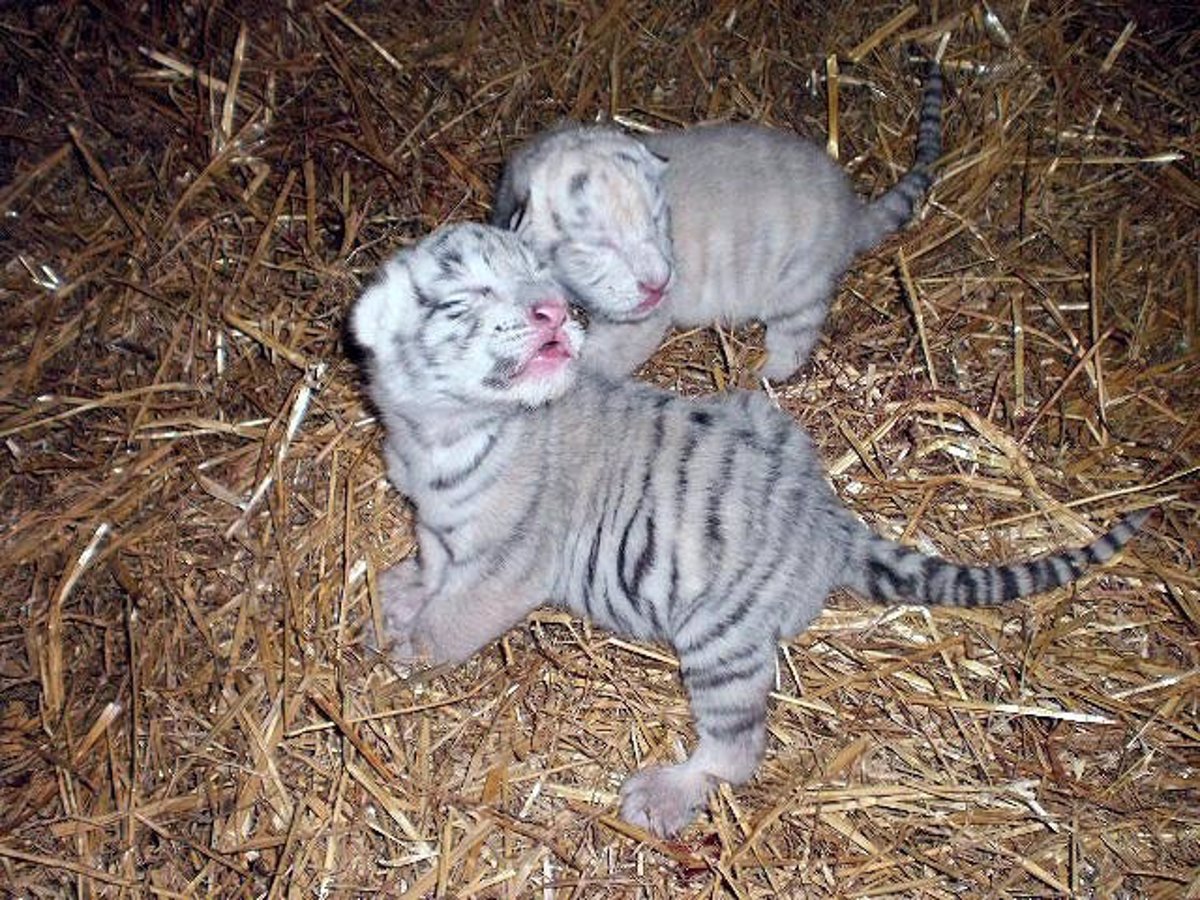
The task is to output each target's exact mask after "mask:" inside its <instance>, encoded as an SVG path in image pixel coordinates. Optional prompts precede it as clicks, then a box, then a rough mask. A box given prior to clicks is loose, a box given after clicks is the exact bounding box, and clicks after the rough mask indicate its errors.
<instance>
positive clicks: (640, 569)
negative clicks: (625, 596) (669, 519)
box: [629, 516, 656, 612]
mask: <svg viewBox="0 0 1200 900" xmlns="http://www.w3.org/2000/svg"><path fill="white" fill-rule="evenodd" d="M655 555H656V548H655V545H654V517H653V516H647V517H646V545H645V546H644V547H643V548H642V552H641V553H640V554H638V558H637V561H636V562H634V564H633V583H632V584H631V585H630V591H629V599H630V602H631V603H633V606H634V609H635V610H636V611H638V612H640V611H641V610H640V604H639V603H638V602H637V599H638V597H639V596H640V594H641V591H642V579H643V578H645V577H646V572H648V571H649V570H650V567H651V566H653V565H654V557H655Z"/></svg>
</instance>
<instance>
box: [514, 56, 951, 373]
mask: <svg viewBox="0 0 1200 900" xmlns="http://www.w3.org/2000/svg"><path fill="white" fill-rule="evenodd" d="M941 106H942V77H941V72H940V69H939V68H938V66H937V64H936V63H932V62H931V63H929V67H928V73H927V75H926V79H925V95H924V100H923V102H922V104H921V113H920V117H919V119H918V125H917V151H916V163H915V165H914V166H913V168H912V169H911V170H910V171H909V172H908V173H907V174H905V175H904V176H903V177H902V178H901V179H900V180H899V181H898V182H897V183H896V184H895V186H894V187H892V188H891V190H889V191H887V192H886V193H884V194H883V195H882V196H881V197H879V198H878V199H876V200H874V201H872V202H870V203H866V204H864V203H863V202H862V201H861V200H860V199H859V197H858V196H857V195H856V194H855V192H854V190H853V188H852V187H851V186H850V183H849V181H848V180H847V178H846V176H845V174H844V173H843V172H842V170H841V169H840V168H838V166H837V165H836V164H835V163H834V162H833V161H832V160H831V159H830V158H829V157H828V156H827V155H826V153H825V151H824V150H823V148H821V147H820V146H818V145H817V144H814V143H813V142H811V141H807V140H803V139H801V138H799V137H797V136H796V135H794V134H791V133H789V132H785V131H781V130H778V129H771V128H764V127H761V126H758V125H747V124H739V125H701V126H697V127H693V128H685V129H682V130H676V131H664V132H660V133H658V134H650V135H639V136H636V137H634V136H631V135H627V134H625V133H623V132H622V131H620V130H619V129H616V128H613V127H611V126H606V125H596V126H580V125H567V126H561V127H559V128H556V129H553V130H551V131H548V132H544V133H543V134H541V135H538V136H537V137H535V138H533V139H532V140H531V141H529V142H528V143H527V144H526V145H525V146H523V147H522V148H520V149H519V150H518V151H517V152H516V153H514V154H513V155H512V157H511V158H510V159H509V160H508V161H507V163H506V164H505V168H504V171H503V174H502V175H501V177H500V182H499V185H498V186H497V190H496V198H495V202H494V203H493V207H492V222H493V224H496V225H499V226H501V227H505V228H512V229H514V230H515V231H516V232H517V233H518V234H519V235H520V236H521V237H522V238H523V239H524V240H525V241H526V242H527V243H529V245H530V246H532V247H533V248H534V250H535V251H537V253H538V254H539V255H540V256H542V257H543V258H544V259H546V260H547V261H548V262H549V263H550V266H551V268H552V269H553V271H554V273H555V275H556V276H557V277H558V279H559V280H560V281H561V282H562V283H563V284H564V285H565V286H566V287H567V288H568V289H569V290H570V292H571V296H572V298H573V299H574V300H575V301H576V302H577V303H579V304H580V305H581V306H583V307H584V308H585V309H587V311H588V312H589V314H590V315H591V319H592V321H591V324H590V325H589V329H588V332H589V333H588V343H587V346H586V347H585V350H584V360H585V362H586V363H587V364H588V365H589V366H591V367H593V368H596V369H598V370H600V371H602V372H605V373H607V374H610V375H625V374H628V373H629V372H632V371H633V370H634V369H635V368H637V366H638V365H640V364H641V363H642V362H644V361H645V360H646V359H647V358H648V357H649V356H650V354H651V353H653V352H654V350H655V348H656V347H657V346H658V344H659V342H660V341H661V340H662V338H663V336H664V335H665V333H666V331H667V329H668V328H669V327H670V326H672V325H677V326H682V327H688V328H690V327H695V326H703V325H709V324H711V323H713V322H715V321H724V322H728V323H734V324H736V323H741V322H746V321H749V320H752V319H757V320H760V321H762V322H763V323H764V324H765V325H766V327H767V333H766V345H767V353H768V358H767V362H766V364H765V366H764V367H763V370H762V374H763V375H764V376H766V377H767V378H773V379H780V378H787V377H788V376H790V375H791V374H792V373H793V372H795V370H796V369H797V368H799V367H800V366H801V365H803V363H804V362H805V361H806V360H807V359H808V356H809V353H810V351H811V350H812V347H813V345H814V344H815V343H816V340H817V338H818V337H819V336H820V331H821V327H822V324H823V322H824V321H825V314H826V311H827V310H828V308H829V303H830V299H831V298H832V296H833V294H834V291H835V289H836V287H837V282H838V280H839V279H840V278H841V277H842V274H843V273H844V272H845V271H846V269H847V268H848V267H849V265H850V263H851V262H852V261H853V260H854V258H855V257H856V256H858V255H859V254H860V253H862V252H864V251H866V250H869V249H870V248H872V247H874V246H875V245H876V244H878V243H879V242H880V241H882V240H883V239H884V238H885V237H886V236H887V235H889V234H891V233H892V232H894V231H896V230H897V229H899V228H900V227H901V226H903V225H904V223H905V222H907V221H908V220H909V219H910V218H911V217H912V214H913V209H914V207H915V205H916V204H917V202H918V201H919V200H920V199H921V197H922V196H923V195H924V194H925V192H926V191H927V190H928V189H929V185H930V183H931V181H932V174H931V167H932V165H933V163H934V161H935V160H936V159H937V158H938V155H939V154H940V153H941Z"/></svg>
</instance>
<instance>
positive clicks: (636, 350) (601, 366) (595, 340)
mask: <svg viewBox="0 0 1200 900" xmlns="http://www.w3.org/2000/svg"><path fill="white" fill-rule="evenodd" d="M669 324H670V323H669V322H668V321H667V320H666V318H665V317H664V316H662V315H659V314H656V315H653V316H651V317H650V318H648V319H642V320H641V321H640V322H609V321H606V320H604V319H593V320H592V322H591V323H590V324H589V325H588V329H587V336H586V337H585V338H584V341H583V354H582V356H583V364H584V365H585V366H587V367H588V368H589V369H592V370H593V371H595V372H602V373H603V374H605V375H610V376H612V377H614V378H623V377H624V376H626V375H630V374H632V373H633V372H634V371H636V370H637V368H638V366H640V365H641V364H642V363H644V362H645V361H646V360H648V359H649V358H650V357H651V356H652V355H653V354H654V351H655V350H657V349H658V345H659V344H660V343H661V342H662V339H663V336H664V335H665V334H666V333H667V326H668V325H669Z"/></svg>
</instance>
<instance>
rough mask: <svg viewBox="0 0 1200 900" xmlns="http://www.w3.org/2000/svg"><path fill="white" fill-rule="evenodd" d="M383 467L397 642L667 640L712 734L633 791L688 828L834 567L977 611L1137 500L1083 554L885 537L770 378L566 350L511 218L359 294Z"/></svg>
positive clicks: (1036, 580)
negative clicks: (1021, 556)
mask: <svg viewBox="0 0 1200 900" xmlns="http://www.w3.org/2000/svg"><path fill="white" fill-rule="evenodd" d="M350 326H351V336H352V337H353V338H354V340H356V341H357V342H358V344H360V345H361V347H362V348H363V349H364V350H365V352H364V353H363V362H364V369H365V373H366V376H367V383H368V389H369V392H370V395H371V397H372V398H373V400H374V403H375V406H376V408H377V409H378V412H379V415H380V416H381V418H382V421H383V424H384V426H385V428H386V438H385V444H384V446H385V453H386V456H387V460H388V467H389V472H390V473H391V474H392V476H393V478H394V480H395V481H396V482H397V483H398V484H399V485H402V486H403V489H404V491H405V492H406V493H407V494H408V496H409V497H410V498H411V499H412V501H413V503H414V504H415V507H416V510H417V521H416V534H417V540H418V545H419V557H418V558H416V559H407V560H405V561H403V562H401V563H400V564H399V565H397V566H395V567H394V568H392V569H391V570H389V571H388V572H386V573H384V575H383V576H382V577H381V579H380V581H379V588H380V590H381V597H380V598H379V599H380V601H381V606H382V610H383V614H384V621H385V623H386V626H387V635H386V637H387V638H388V639H390V640H391V641H392V642H393V652H394V653H395V654H396V656H397V657H398V658H401V659H405V660H408V659H412V658H414V657H416V656H423V657H426V658H428V659H430V660H433V661H435V662H455V661H461V660H464V659H466V658H467V657H468V656H470V655H471V654H472V653H473V652H475V651H476V650H477V649H479V648H480V647H482V646H484V645H485V644H487V643H488V642H490V641H491V640H493V639H494V638H496V637H498V636H499V635H500V634H502V633H503V632H504V631H505V630H507V629H508V628H510V627H511V626H513V625H514V624H516V623H517V622H519V621H520V620H521V618H522V617H523V616H525V614H526V613H528V612H529V611H530V610H532V609H534V608H535V607H537V606H539V605H542V604H551V605H556V606H560V607H564V608H566V609H568V610H570V611H571V612H573V613H575V614H577V615H581V616H588V617H590V618H591V619H592V620H593V621H595V622H596V623H598V624H599V625H601V626H603V627H605V628H608V629H611V630H613V631H614V632H617V633H619V634H622V635H626V636H629V637H633V638H636V639H642V640H653V641H660V642H663V643H666V644H669V645H671V646H672V647H673V648H674V649H675V651H676V652H677V653H678V655H679V661H680V673H681V675H682V678H683V684H684V686H685V687H686V689H687V691H688V694H689V697H690V702H691V708H692V712H693V714H694V717H695V724H696V732H697V735H698V737H699V743H698V745H697V747H696V749H695V752H694V753H693V754H692V755H691V756H690V757H689V758H688V759H687V760H686V761H685V762H683V763H681V764H679V765H673V766H665V767H658V768H648V769H645V770H643V771H641V772H638V773H637V774H635V775H633V776H632V777H630V778H629V779H628V780H627V781H626V782H625V784H624V786H623V788H622V791H621V796H622V800H621V814H622V816H624V817H625V818H626V819H627V820H628V821H630V822H633V823H634V824H637V825H640V826H643V827H645V828H647V829H649V830H651V831H653V832H655V833H656V834H660V835H668V834H673V833H675V832H677V831H678V830H679V829H681V828H682V827H684V826H685V825H687V824H688V823H689V822H690V821H691V820H692V818H693V817H694V816H695V815H696V813H697V812H698V811H699V810H700V809H701V808H702V807H703V806H704V804H705V803H706V801H707V798H708V796H709V793H710V791H711V790H712V788H713V787H714V786H715V784H716V783H717V782H718V781H721V780H724V781H729V782H733V783H735V784H736V783H739V782H743V781H745V780H747V779H748V778H749V777H750V776H751V775H752V774H753V772H754V770H755V768H756V766H757V764H758V761H759V758H760V757H761V755H762V752H763V744H764V740H765V733H766V731H765V717H766V711H767V697H768V693H769V691H770V690H771V687H772V685H773V683H774V676H775V647H776V642H777V641H778V640H779V639H780V638H782V637H789V636H792V635H795V634H797V633H798V632H800V631H802V630H803V629H804V628H805V627H806V626H807V625H808V623H809V622H810V621H811V620H812V619H813V618H814V617H815V616H816V615H817V614H818V613H819V612H820V610H821V608H822V605H823V602H824V599H825V596H826V595H827V594H828V593H829V592H830V591H831V590H833V589H834V588H836V587H839V586H842V587H848V588H851V589H852V590H854V591H857V592H858V593H860V594H862V595H864V596H866V597H871V598H875V599H877V600H882V601H908V602H912V601H915V602H921V603H941V604H952V605H959V606H974V605H976V604H981V603H998V602H1001V601H1004V600H1008V599H1011V598H1014V597H1020V596H1024V595H1027V594H1031V593H1034V592H1037V591H1043V590H1047V589H1049V588H1052V587H1056V586H1058V585H1061V584H1064V583H1066V582H1067V581H1069V580H1071V579H1073V578H1076V577H1078V576H1079V575H1080V574H1081V573H1082V572H1083V570H1084V569H1085V568H1086V567H1087V566H1088V565H1089V564H1091V563H1096V562H1100V561H1104V560H1107V559H1108V558H1109V557H1111V556H1112V555H1113V554H1114V553H1115V552H1116V551H1117V549H1118V548H1120V547H1121V546H1122V545H1123V544H1125V542H1126V541H1128V540H1129V538H1130V537H1131V536H1132V535H1133V533H1134V531H1135V529H1136V528H1137V527H1138V526H1139V525H1140V524H1141V522H1142V521H1143V519H1144V517H1145V514H1144V513H1137V514H1134V515H1132V516H1130V517H1129V518H1128V519H1127V520H1125V521H1124V522H1122V523H1120V524H1118V525H1117V526H1116V527H1115V528H1113V530H1112V531H1110V532H1109V533H1108V534H1107V535H1105V536H1103V537H1101V538H1099V539H1098V540H1096V541H1095V542H1093V543H1092V544H1090V545H1088V546H1087V547H1084V548H1083V549H1082V550H1072V551H1067V552H1064V553H1060V554H1057V555H1054V556H1047V557H1044V558H1042V559H1039V560H1036V561H1034V562H1029V563H1018V564H1013V565H1004V566H995V567H973V566H964V565H957V564H955V563H951V562H947V561H945V560H942V559H938V558H937V557H933V556H926V555H925V554H922V553H919V552H917V551H916V550H912V549H909V548H907V547H904V546H901V545H899V544H896V543H894V542H892V541H889V540H885V539H884V538H882V537H879V536H877V535H875V534H874V533H872V532H871V531H870V530H868V529H867V528H866V527H865V526H864V525H863V524H862V523H861V522H859V521H858V520H857V519H856V518H855V517H854V516H853V515H852V514H851V513H850V512H849V510H847V509H846V507H844V506H843V505H842V504H841V502H840V501H839V500H838V498H837V497H836V496H835V495H834V493H833V491H832V490H831V488H830V487H829V486H828V483H827V482H826V480H825V477H824V475H823V473H822V469H821V465H820V462H819V460H818V457H817V454H816V453H815V452H814V450H813V448H812V445H811V444H810V443H809V440H808V437H807V436H806V435H805V433H804V432H803V431H802V430H801V429H800V428H798V427H797V426H796V424H795V423H794V422H793V421H792V420H791V419H790V418H789V417H788V416H787V415H786V414H784V413H783V412H781V411H780V410H778V409H776V408H775V407H774V406H772V405H771V404H770V403H769V402H768V401H767V400H766V399H765V397H763V396H762V395H761V394H755V393H750V392H738V393H733V394H730V395H725V396H722V397H718V398H714V399H710V400H705V401H690V400H686V399H683V398H680V397H678V396H676V395H674V394H672V393H670V392H667V391H662V390H658V389H655V388H652V387H649V386H647V385H644V384H640V383H637V382H634V381H631V380H628V379H625V380H621V381H613V380H609V379H608V378H607V377H606V376H603V375H601V374H598V373H595V372H591V371H588V370H586V369H584V368H581V367H580V366H579V364H578V363H577V361H576V357H577V355H578V353H579V349H580V340H581V336H580V332H579V330H578V329H577V328H576V327H575V326H574V325H573V324H572V322H571V321H570V319H569V318H567V313H566V303H565V300H564V298H563V296H562V291H561V288H560V287H559V286H558V285H557V284H556V283H555V281H554V280H553V279H552V278H551V277H550V275H549V273H548V272H547V271H546V270H545V269H544V268H543V267H542V264H541V263H540V262H539V261H538V259H537V258H536V257H534V255H533V254H532V252H531V251H530V250H528V249H527V248H526V247H525V246H524V245H523V244H522V243H521V242H520V241H519V240H518V238H517V237H516V236H515V235H514V234H512V233H511V232H507V231H501V230H498V229H494V228H489V227H487V226H483V225H456V226H449V227H446V228H443V229H440V230H438V231H436V232H434V233H433V234H432V235H431V236H429V237H428V238H426V239H425V240H424V241H422V242H420V243H419V244H417V245H416V246H414V247H412V248H410V249H408V250H405V251H402V252H401V253H399V254H398V255H397V256H396V257H395V258H394V259H393V260H391V261H390V262H389V263H387V265H385V266H384V267H383V270H382V274H381V276H380V278H379V279H378V280H377V281H376V282H375V284H374V285H373V286H371V287H369V288H368V289H367V290H366V291H365V292H364V293H363V295H362V297H361V299H360V300H359V301H358V302H357V304H356V306H355V307H354V310H353V313H352V316H351V320H350Z"/></svg>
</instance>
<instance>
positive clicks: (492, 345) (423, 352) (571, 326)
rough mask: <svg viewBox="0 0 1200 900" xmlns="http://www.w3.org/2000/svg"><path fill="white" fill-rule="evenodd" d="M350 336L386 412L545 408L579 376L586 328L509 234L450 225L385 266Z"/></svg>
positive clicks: (361, 304)
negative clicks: (577, 366)
mask: <svg viewBox="0 0 1200 900" xmlns="http://www.w3.org/2000/svg"><path fill="white" fill-rule="evenodd" d="M350 332H351V335H352V336H353V338H354V340H355V341H356V342H357V343H358V344H359V345H360V347H361V348H362V350H364V351H365V354H364V356H365V360H364V368H365V370H366V373H367V377H368V380H369V383H370V388H371V394H372V397H373V398H374V400H375V402H376V403H377V404H378V405H379V406H380V408H381V409H382V410H383V411H384V412H387V411H389V410H399V409H410V410H411V409H414V408H432V407H441V408H444V409H449V410H453V409H463V408H472V409H479V408H482V407H486V406H496V405H506V404H507V405H520V406H529V407H533V406H539V405H541V404H543V403H545V402H547V401H549V400H552V399H554V398H555V397H557V396H559V395H560V394H562V393H563V391H565V390H566V389H567V387H568V386H569V385H570V384H571V382H572V381H573V379H574V377H575V365H574V364H573V362H572V360H573V359H574V358H575V357H576V356H578V353H579V348H580V344H581V342H582V335H583V332H582V329H581V328H580V327H579V326H578V325H577V324H576V323H575V322H573V321H572V320H571V319H570V317H569V316H568V315H567V303H566V300H565V299H564V297H563V290H562V288H561V287H560V286H559V285H558V284H557V283H556V282H555V281H554V280H553V278H552V277H551V276H550V274H549V273H548V272H547V271H546V269H545V268H544V267H543V266H542V265H541V264H540V263H539V262H538V260H537V259H536V258H535V257H534V255H533V253H532V252H531V251H530V250H529V249H528V248H527V247H525V246H524V245H523V244H522V243H521V241H520V240H519V239H518V238H517V237H516V235H514V234H512V233H511V232H506V231H502V230H500V229H497V228H491V227H489V226H486V225H476V224H460V225H447V226H445V227H443V228H440V229H438V230H437V231H435V232H433V233H432V234H431V235H429V236H428V237H426V238H425V239H424V240H422V241H420V242H419V243H418V244H416V245H414V246H412V247H410V248H408V249H406V250H402V251H400V252H399V253H398V254H396V256H394V257H393V258H392V259H390V260H389V261H388V262H387V263H385V264H384V266H383V268H382V269H381V270H380V272H379V275H378V276H377V278H376V280H375V283H374V284H372V285H371V286H370V287H368V288H367V289H366V290H365V291H364V292H363V295H362V296H361V297H360V298H359V300H358V302H357V303H356V304H355V306H354V310H353V312H352V313H351V317H350Z"/></svg>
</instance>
